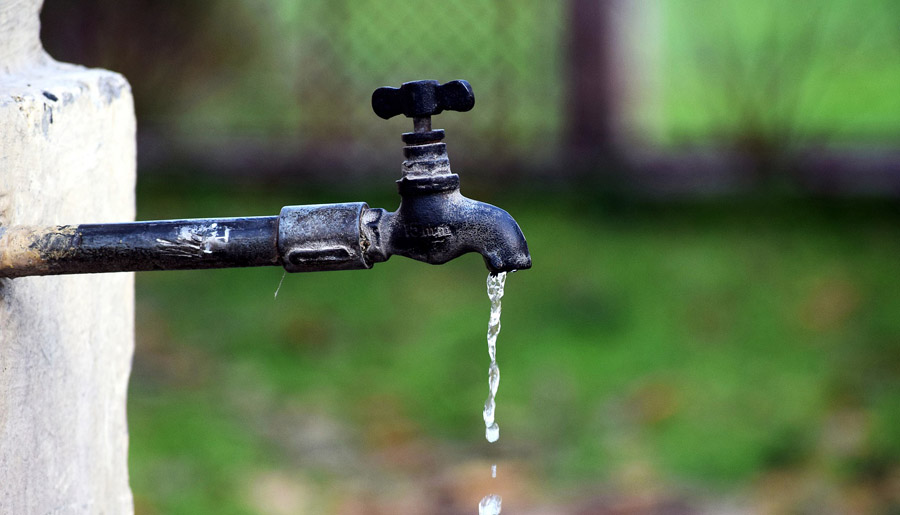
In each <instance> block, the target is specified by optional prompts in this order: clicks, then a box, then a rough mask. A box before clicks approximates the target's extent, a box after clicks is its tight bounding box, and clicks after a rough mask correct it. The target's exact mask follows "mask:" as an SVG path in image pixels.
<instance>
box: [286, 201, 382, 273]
mask: <svg viewBox="0 0 900 515" xmlns="http://www.w3.org/2000/svg"><path fill="white" fill-rule="evenodd" d="M368 208H369V206H367V205H366V204H365V203H363V202H353V203H346V204H320V205H312V206H286V207H284V208H282V209H281V216H280V220H279V224H278V255H279V256H281V257H282V261H283V264H284V268H285V270H287V271H288V272H315V271H325V270H356V269H360V268H371V266H372V265H371V263H370V262H368V261H366V259H365V247H366V246H368V241H367V238H366V237H365V236H364V235H363V234H362V233H361V227H360V219H361V218H362V213H363V211H364V210H366V209H368Z"/></svg>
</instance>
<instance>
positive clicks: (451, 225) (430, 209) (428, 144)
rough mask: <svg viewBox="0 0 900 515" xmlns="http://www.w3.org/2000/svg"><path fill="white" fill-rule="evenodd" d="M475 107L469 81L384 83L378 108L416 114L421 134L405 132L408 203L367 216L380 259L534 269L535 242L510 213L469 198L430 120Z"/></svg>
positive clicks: (403, 193)
mask: <svg viewBox="0 0 900 515" xmlns="http://www.w3.org/2000/svg"><path fill="white" fill-rule="evenodd" d="M474 105H475V96H474V94H473V92H472V87H471V86H470V85H469V83H468V82H466V81H453V82H448V83H447V84H444V85H443V86H440V85H438V82H437V81H433V80H423V81H414V82H407V83H405V84H403V85H402V86H401V87H400V88H379V89H377V90H376V91H375V93H373V95H372V108H373V109H374V110H375V113H376V114H377V115H378V116H380V117H382V118H390V117H392V116H396V115H398V114H403V115H405V116H408V117H411V118H413V122H414V128H415V132H408V133H405V134H404V135H403V141H404V143H406V144H407V146H406V147H404V148H403V155H404V156H405V157H406V160H405V161H404V162H403V166H402V172H403V178H401V179H400V180H399V181H397V187H398V190H399V192H400V197H401V202H400V208H399V209H398V210H397V211H396V212H393V213H391V212H387V211H385V210H383V209H377V210H376V209H373V210H370V212H369V213H368V214H367V215H366V217H365V218H364V225H365V227H366V228H367V229H368V231H369V232H370V233H371V240H372V241H373V244H372V245H371V246H370V248H369V250H368V252H367V256H368V259H369V260H370V261H372V262H378V261H384V260H386V259H388V258H389V257H390V256H392V255H399V256H405V257H408V258H412V259H416V260H419V261H425V262H427V263H432V264H441V263H446V262H447V261H450V260H451V259H454V258H456V257H457V256H460V255H462V254H465V253H468V252H478V253H479V254H481V255H482V256H483V257H484V262H485V265H487V267H488V269H489V270H490V271H491V272H507V271H511V270H523V269H526V268H531V255H530V254H529V252H528V244H527V243H526V242H525V237H524V236H523V235H522V231H521V229H519V225H518V224H517V223H516V221H515V220H513V218H512V217H511V216H510V215H509V214H508V213H507V212H506V211H504V210H502V209H500V208H498V207H495V206H492V205H490V204H485V203H483V202H478V201H475V200H471V199H469V198H466V197H464V196H463V195H462V194H461V193H460V192H459V176H458V175H456V174H454V173H452V172H451V170H450V160H449V158H448V156H447V146H446V145H445V144H444V143H439V141H440V140H442V139H443V137H444V131H442V130H432V129H431V121H430V117H431V116H432V115H436V114H439V113H440V112H441V111H443V110H447V109H451V110H456V111H468V110H469V109H471V108H472V107H473V106H474Z"/></svg>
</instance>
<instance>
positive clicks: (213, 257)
mask: <svg viewBox="0 0 900 515" xmlns="http://www.w3.org/2000/svg"><path fill="white" fill-rule="evenodd" d="M474 105H475V96H474V94H473V92H472V87H471V86H470V85H469V83H468V82H466V81H464V80H455V81H451V82H448V83H446V84H440V83H439V82H438V81H434V80H420V81H413V82H407V83H404V84H403V85H402V86H400V87H399V88H389V87H385V88H379V89H377V90H376V91H375V92H374V93H373V95H372V108H373V110H374V111H375V114H377V115H378V116H380V117H381V118H384V119H388V118H391V117H393V116H396V115H400V114H402V115H404V116H406V117H408V118H412V119H413V128H414V130H413V132H407V133H404V134H403V136H402V139H403V142H404V143H405V144H406V146H405V147H404V148H403V154H404V156H405V158H406V160H405V161H404V162H403V165H402V168H401V169H402V177H401V178H400V180H398V181H397V186H398V190H399V193H400V198H401V200H400V207H399V208H398V209H397V210H396V211H394V212H389V211H386V210H384V209H379V208H370V207H369V206H368V205H367V204H366V203H364V202H352V203H340V204H318V205H304V206H285V207H283V208H282V209H281V213H280V214H279V215H278V216H259V217H243V218H218V219H192V220H162V221H146V222H127V223H109V224H82V225H61V226H53V227H34V226H13V227H6V228H4V227H2V226H0V278H12V277H23V276H33V275H57V274H79V273H98V272H127V271H145V270H187V269H206V268H231V267H249V266H279V265H280V266H283V267H284V268H285V270H287V271H288V272H312V271H325V270H353V269H366V268H371V267H372V266H373V265H374V264H375V263H380V262H382V261H386V260H387V259H388V258H390V257H391V256H392V255H398V256H405V257H408V258H412V259H416V260H419V261H424V262H426V263H431V264H436V265H437V264H442V263H446V262H447V261H450V260H451V259H454V258H456V257H458V256H460V255H462V254H465V253H468V252H478V253H479V254H481V255H482V256H483V257H484V262H485V265H486V266H487V268H488V270H489V271H490V272H491V273H499V272H508V271H513V270H523V269H526V268H531V255H530V254H529V252H528V245H527V243H526V242H525V237H524V236H523V235H522V231H521V229H519V226H518V224H517V223H516V221H515V220H513V218H512V217H511V216H510V215H509V214H508V213H507V212H506V211H504V210H502V209H500V208H498V207H495V206H492V205H490V204H485V203H483V202H478V201H475V200H471V199H469V198H466V197H464V196H463V195H462V194H461V193H460V191H459V176H458V175H456V174H455V173H452V172H451V171H450V161H449V158H448V156H447V147H446V144H445V143H442V142H441V140H443V138H444V131H443V130H441V129H436V130H432V128H431V117H432V116H434V115H437V114H440V113H441V112H442V111H469V110H470V109H472V107H474Z"/></svg>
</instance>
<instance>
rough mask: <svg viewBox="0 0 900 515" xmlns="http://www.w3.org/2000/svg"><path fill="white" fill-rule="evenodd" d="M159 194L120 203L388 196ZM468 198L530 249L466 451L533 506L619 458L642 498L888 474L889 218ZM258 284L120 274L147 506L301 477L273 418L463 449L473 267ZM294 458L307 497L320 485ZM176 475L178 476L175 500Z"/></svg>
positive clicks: (138, 471)
mask: <svg viewBox="0 0 900 515" xmlns="http://www.w3.org/2000/svg"><path fill="white" fill-rule="evenodd" d="M168 188H169V185H165V187H163V185H160V184H156V185H154V184H149V185H145V187H144V188H142V191H143V192H145V194H144V195H142V197H141V203H140V206H141V208H140V212H141V214H140V216H141V217H142V218H160V217H163V218H165V217H191V216H207V215H215V214H223V215H224V214H229V215H241V214H247V215H252V214H275V213H277V211H278V209H279V208H280V206H281V205H283V204H286V203H312V202H328V201H342V200H354V199H356V198H357V196H358V197H359V198H364V199H368V200H369V201H370V204H371V205H376V206H384V207H392V205H393V202H394V201H393V200H391V199H373V198H372V197H371V195H366V194H365V193H362V192H360V194H359V195H353V194H349V196H348V194H342V195H340V196H338V195H332V194H328V193H316V194H307V195H303V194H293V193H292V192H284V191H278V192H276V191H266V190H264V189H252V188H251V189H247V188H243V189H240V190H238V189H229V188H224V187H218V188H216V187H207V186H204V187H202V188H197V187H193V188H192V187H187V186H185V187H181V186H178V187H175V188H171V190H169V189H168ZM198 191H201V192H202V191H206V192H207V193H200V194H198V193H197V192H198ZM180 192H183V193H180ZM485 195H487V196H485ZM473 196H476V195H474V194H473ZM477 196H479V198H484V199H485V200H488V201H492V202H496V203H497V204H500V205H502V206H503V207H504V208H507V209H508V210H509V211H510V212H511V213H512V214H513V216H515V217H516V218H517V220H518V221H519V222H520V224H521V226H522V228H523V230H524V232H525V234H526V236H527V237H528V241H529V245H530V248H531V251H532V255H533V259H534V269H533V270H529V271H523V272H520V273H516V274H513V275H512V276H511V277H510V278H509V280H508V282H507V296H506V297H505V298H504V302H503V305H504V312H503V330H502V332H501V335H500V339H499V356H498V359H499V362H500V365H501V369H502V372H503V374H502V381H501V386H500V393H499V397H498V420H499V422H500V424H501V427H502V429H503V438H502V439H501V441H500V447H499V451H497V450H496V449H494V450H492V451H491V452H499V453H500V454H501V455H503V456H506V457H510V458H516V457H517V458H520V459H525V460H526V461H527V462H528V463H529V464H530V465H531V466H533V467H535V468H536V469H537V470H538V471H539V473H540V477H541V478H542V485H543V486H544V487H545V488H546V489H547V490H548V491H555V489H556V488H562V489H567V488H572V487H577V486H578V485H590V484H596V483H597V482H600V481H613V482H614V481H615V480H616V478H617V477H619V476H620V475H621V473H622V471H623V470H625V469H626V468H627V467H628V465H629V464H632V463H635V462H640V463H645V464H649V467H650V468H651V469H652V470H653V471H654V473H655V474H656V476H655V477H658V480H659V481H660V482H662V483H664V484H685V483H687V484H694V483H697V484H701V485H705V487H704V488H712V489H723V490H724V491H732V490H734V489H736V488H740V487H742V485H747V484H748V483H749V482H750V481H752V480H753V479H754V478H756V477H758V476H760V475H761V474H765V473H766V472H768V471H773V470H782V469H790V468H796V467H813V468H814V469H815V470H817V471H818V473H820V474H822V475H823V476H824V477H826V478H830V479H831V480H834V481H850V482H852V481H859V480H861V479H860V478H863V477H869V476H864V475H863V474H871V473H872V472H871V470H873V468H874V470H876V472H877V471H883V470H887V469H889V468H890V464H891V463H894V464H896V463H897V462H898V460H900V446H898V445H897V442H898V441H900V416H898V414H900V409H898V406H900V395H898V392H900V380H898V377H900V317H898V316H897V313H900V294H898V293H897V292H898V290H897V265H896V263H897V261H896V260H897V256H898V255H900V238H898V229H897V227H898V222H900V216H898V214H900V211H898V210H897V208H896V206H892V205H888V204H873V203H865V202H858V203H838V204H827V205H826V204H822V203H815V202H811V201H796V200H789V199H786V200H783V201H771V202H753V201H741V200H740V199H736V200H735V201H734V202H722V203H718V204H713V203H710V204H693V205H653V204H619V205H618V207H617V208H616V209H603V206H602V205H598V204H599V203H598V201H597V199H592V198H587V197H579V196H567V195H563V194H551V195H547V196H541V197H540V198H537V197H534V196H528V195H526V196H523V197H515V198H513V197H508V198H491V194H490V192H488V193H486V194H480V195H477ZM281 277H282V271H280V270H278V269H275V268H272V269H245V270H212V271H196V272H166V273H145V274H140V275H139V276H138V283H137V284H138V306H139V310H138V315H137V316H138V329H139V336H138V351H137V358H136V362H135V374H134V378H133V380H132V388H131V392H130V395H131V401H130V405H129V410H130V411H129V413H130V424H131V434H132V440H131V442H132V443H131V447H132V454H131V470H132V476H133V484H134V489H135V495H136V497H137V498H138V501H139V502H138V505H139V507H141V506H145V507H146V511H147V512H152V509H158V510H159V511H160V512H163V513H198V512H213V511H215V512H222V510H223V509H224V507H240V506H244V507H245V508H246V510H247V511H248V512H252V509H251V507H250V505H248V504H247V503H248V501H247V500H246V496H245V495H244V494H243V493H242V492H243V490H241V488H238V487H239V486H240V485H241V484H243V483H242V482H243V478H245V477H246V475H247V474H248V473H250V472H252V471H255V470H266V469H271V468H275V469H285V468H286V469H292V468H298V467H299V468H301V469H304V470H306V469H305V468H304V465H303V464H302V462H303V460H302V459H300V462H301V464H300V465H298V463H297V461H292V460H291V459H288V458H286V457H285V452H284V445H283V442H279V441H278V439H277V438H273V437H272V436H271V433H270V432H268V431H267V429H265V427H266V425H265V424H266V422H265V420H267V417H269V416H270V415H269V414H268V413H269V412H270V411H272V410H274V411H278V410H279V409H282V408H283V407H284V406H292V405H299V406H305V407H307V408H308V409H310V410H312V411H314V412H320V413H322V414H323V416H324V415H327V416H328V417H330V418H333V419H334V420H337V421H339V422H340V424H342V425H344V426H346V427H348V428H352V430H353V431H355V432H357V433H359V434H362V437H361V438H362V441H363V442H368V444H366V443H364V444H363V447H365V445H380V444H378V443H377V442H382V443H383V441H384V439H385V438H386V439H387V441H388V443H389V442H390V434H392V433H390V430H389V431H388V436H384V431H385V430H384V428H385V426H388V427H389V428H390V427H393V426H391V424H393V423H395V422H396V427H399V428H401V429H396V430H397V431H400V430H403V431H412V432H413V433H415V434H416V435H419V436H421V437H423V438H426V439H427V440H428V441H433V442H446V443H448V444H450V445H453V446H457V447H458V448H460V449H463V450H462V451H461V452H463V453H472V454H475V455H478V454H479V453H483V452H485V450H484V449H483V448H482V447H480V445H481V442H482V436H481V432H482V430H483V429H479V428H480V427H481V417H480V405H481V403H482V402H483V401H484V397H485V395H486V378H485V376H486V371H487V353H486V349H485V347H486V345H485V342H484V334H485V330H486V326H487V315H488V308H489V303H488V300H487V297H486V294H485V291H484V289H485V287H484V280H485V277H486V271H485V269H484V266H483V263H482V262H481V260H480V258H479V257H477V256H474V255H467V256H464V257H462V258H460V259H458V260H456V261H454V262H451V263H449V264H447V265H444V266H440V267H434V266H429V265H425V264H421V263H418V262H413V261H409V260H405V259H403V258H397V257H395V258H392V259H391V260H390V261H388V262H386V263H382V264H378V265H376V266H375V268H374V269H373V270H368V271H353V272H330V273H314V274H295V275H289V276H287V277H286V278H285V279H284V284H283V285H282V287H281V291H280V293H279V295H278V298H277V299H275V298H273V294H274V292H275V289H276V287H277V286H278V284H279V281H280V280H281ZM373 406H388V407H389V409H386V410H381V409H376V408H373ZM267 410H268V411H267ZM847 414H850V415H849V416H851V417H857V418H861V419H862V420H863V421H864V423H863V425H862V427H863V430H862V434H861V435H859V439H860V442H859V443H858V444H856V445H855V446H852V448H850V449H849V450H848V449H844V448H843V447H840V448H837V447H835V446H834V445H832V444H829V443H828V442H829V441H830V440H829V436H828V435H829V434H830V433H829V431H831V429H829V428H830V427H831V425H832V424H831V422H832V421H833V420H835V419H836V418H837V419H840V418H841V417H845V416H847ZM845 418H846V417H845ZM402 428H406V429H402ZM410 428H412V429H410ZM301 430H302V429H301V428H298V431H301ZM373 441H374V442H376V443H375V444H373V443H372V442H373ZM357 443H358V442H357ZM885 464H887V465H885ZM885 466H887V469H885ZM308 469H309V473H310V474H313V475H314V476H315V477H318V478H320V479H321V480H322V481H324V482H325V483H326V484H327V482H328V481H329V480H330V479H329V478H333V477H334V475H333V471H330V472H329V471H327V470H324V471H323V470H322V468H321V467H319V468H317V467H316V465H315V464H311V465H309V467H308ZM835 471H838V472H835ZM866 471H868V472H866ZM330 474H331V475H330ZM835 474H837V475H835ZM841 474H843V475H841ZM186 477H191V478H200V479H199V480H198V481H196V482H194V480H193V479H192V480H191V481H192V484H191V487H190V489H185V488H177V487H176V486H174V485H177V484H178V483H179V481H182V480H183V478H186ZM835 478H836V479H835ZM142 503H143V504H142ZM232 509H234V510H235V511H233V512H234V513H243V511H240V510H239V509H238V508H232Z"/></svg>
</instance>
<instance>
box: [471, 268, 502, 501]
mask: <svg viewBox="0 0 900 515" xmlns="http://www.w3.org/2000/svg"><path fill="white" fill-rule="evenodd" d="M505 285H506V272H500V273H499V274H489V275H488V278H487V293H488V298H489V299H491V317H490V319H489V321H488V332H487V343H488V355H489V356H490V358H491V365H490V367H489V368H488V398H487V400H486V401H484V411H483V413H482V415H483V417H484V427H485V430H484V437H485V438H487V441H488V442H491V443H494V442H496V441H497V440H498V439H499V438H500V426H498V425H497V421H496V420H495V419H496V417H495V412H496V409H497V402H496V396H497V387H498V386H500V367H498V366H497V335H498V334H500V311H501V306H500V299H501V298H503V288H504V286H505ZM491 477H493V478H496V477H497V465H496V464H494V465H492V466H491ZM501 502H502V499H501V498H500V496H499V495H497V494H490V495H486V496H485V497H484V498H483V499H482V500H481V502H480V503H478V514H479V515H499V514H500V503H501Z"/></svg>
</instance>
